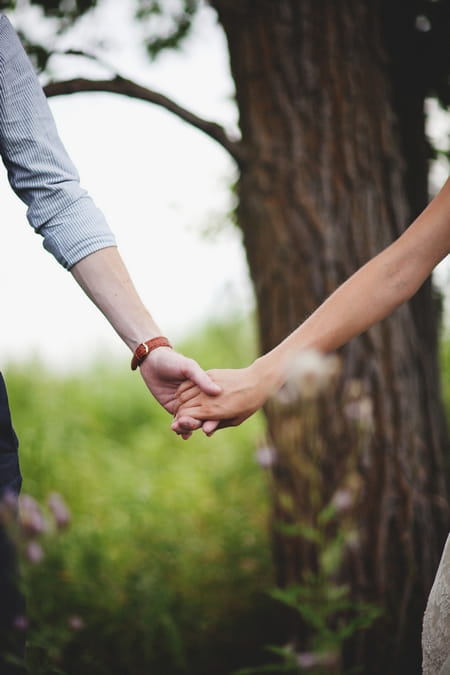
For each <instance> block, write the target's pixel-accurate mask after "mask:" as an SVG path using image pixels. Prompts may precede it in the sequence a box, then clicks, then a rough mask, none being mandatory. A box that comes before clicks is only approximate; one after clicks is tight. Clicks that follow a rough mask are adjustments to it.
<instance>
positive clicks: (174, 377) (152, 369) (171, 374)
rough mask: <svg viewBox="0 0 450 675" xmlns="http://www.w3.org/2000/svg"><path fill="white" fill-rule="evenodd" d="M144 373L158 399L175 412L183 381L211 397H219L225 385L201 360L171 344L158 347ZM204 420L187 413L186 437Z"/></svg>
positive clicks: (143, 370)
mask: <svg viewBox="0 0 450 675" xmlns="http://www.w3.org/2000/svg"><path fill="white" fill-rule="evenodd" d="M140 371H141V375H142V377H143V379H144V382H145V384H146V385H147V387H148V388H149V389H150V391H151V393H152V394H153V396H154V397H155V398H156V400H157V401H158V402H159V403H160V404H161V405H162V406H163V407H164V408H165V409H166V410H167V411H168V412H169V413H171V414H175V412H176V411H177V408H178V405H179V404H178V403H177V400H176V394H177V390H178V388H179V387H180V385H181V384H183V383H185V382H186V381H189V382H190V383H191V384H192V385H195V386H196V387H197V388H198V391H199V392H204V393H205V394H207V395H208V396H217V395H218V394H220V392H221V388H220V386H219V385H218V384H216V383H215V382H213V380H212V379H211V378H210V377H209V376H208V375H207V374H206V373H205V372H204V370H202V369H201V368H200V366H199V365H198V363H197V362H196V361H194V360H193V359H189V358H187V357H186V356H183V355H182V354H179V353H178V352H176V351H174V350H173V349H170V347H158V348H157V349H154V350H153V351H152V352H151V353H150V354H149V355H148V356H147V358H146V359H145V360H144V361H143V363H142V365H141V366H140ZM201 425H202V422H201V421H199V420H197V419H194V418H193V417H190V416H189V415H186V416H185V419H184V428H183V430H180V432H179V433H180V435H181V436H183V438H189V436H190V435H191V433H192V431H194V430H195V429H198V428H199V427H201Z"/></svg>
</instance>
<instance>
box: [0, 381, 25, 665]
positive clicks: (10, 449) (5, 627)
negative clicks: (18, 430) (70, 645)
mask: <svg viewBox="0 0 450 675" xmlns="http://www.w3.org/2000/svg"><path fill="white" fill-rule="evenodd" d="M18 447H19V443H18V441H17V436H16V434H15V432H14V429H13V426H12V423H11V414H10V411H9V404H8V395H7V393H6V387H5V382H4V380H3V377H2V375H1V373H0V499H1V498H2V497H3V496H4V495H5V493H7V492H12V493H14V494H15V495H18V494H19V491H20V487H21V485H22V476H21V474H20V468H19V457H18ZM24 611H25V609H24V600H23V597H22V595H21V594H20V592H19V589H18V584H17V570H16V560H15V553H14V548H13V546H12V545H11V543H10V541H9V540H8V537H7V536H6V533H5V531H4V529H3V527H1V525H0V675H13V674H14V675H16V674H18V673H23V672H25V671H24V670H23V668H21V667H20V666H18V665H17V666H16V665H13V664H12V663H10V659H9V658H8V655H9V656H11V655H13V656H14V657H16V658H18V659H20V658H22V657H23V653H24V635H23V633H21V631H18V630H17V629H15V628H14V623H15V620H16V618H17V617H18V616H22V615H23V614H24Z"/></svg>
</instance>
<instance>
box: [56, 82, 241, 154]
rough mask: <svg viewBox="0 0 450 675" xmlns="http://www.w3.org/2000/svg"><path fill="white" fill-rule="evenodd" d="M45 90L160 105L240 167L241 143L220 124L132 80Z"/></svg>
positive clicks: (63, 85)
mask: <svg viewBox="0 0 450 675" xmlns="http://www.w3.org/2000/svg"><path fill="white" fill-rule="evenodd" d="M44 91H45V93H46V95H47V96H49V97H50V96H60V95H63V94H75V93H78V92H87V91H105V92H111V93H113V94H122V95H123V96H129V97H130V98H136V99H139V100H141V101H148V102H149V103H154V104H155V105H159V106H161V107H162V108H165V109H166V110H169V111H170V112H171V113H173V114H174V115H177V117H180V118H181V119H182V120H184V121H185V122H187V123H188V124H190V125H191V126H193V127H195V128H196V129H199V130H200V131H203V132H204V133H205V134H207V135H208V136H210V137H211V138H213V139H214V140H215V141H217V142H218V143H220V145H222V147H224V148H225V150H227V151H228V152H229V153H230V155H231V156H232V157H233V158H234V159H235V160H236V162H237V163H238V165H241V164H242V162H243V160H244V153H243V148H242V144H241V143H240V142H239V141H233V140H232V139H231V138H230V137H229V136H228V134H227V133H226V131H225V129H224V128H223V127H222V126H220V124H217V123H216V122H210V121H209V120H205V119H203V118H201V117H198V116H197V115H195V114H194V113H192V112H190V111H189V110H186V108H183V107H182V106H180V105H178V104H177V103H175V102H174V101H172V99H170V98H167V96H164V95H163V94H160V93H158V92H156V91H153V90H151V89H147V88H146V87H142V86H140V85H139V84H136V83H135V82H132V81H131V80H128V79H126V78H124V77H120V75H116V77H114V78H113V79H111V80H88V79H84V78H76V79H73V80H63V81H60V82H49V84H47V85H45V86H44Z"/></svg>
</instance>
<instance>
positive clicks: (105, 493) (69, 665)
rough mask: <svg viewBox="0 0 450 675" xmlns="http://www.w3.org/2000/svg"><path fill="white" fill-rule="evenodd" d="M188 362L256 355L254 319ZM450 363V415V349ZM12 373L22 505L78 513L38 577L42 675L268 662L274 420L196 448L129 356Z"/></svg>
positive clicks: (199, 346)
mask: <svg viewBox="0 0 450 675" xmlns="http://www.w3.org/2000/svg"><path fill="white" fill-rule="evenodd" d="M179 348H180V349H181V350H183V351H184V352H185V353H187V354H189V355H192V356H193V357H194V358H197V359H198V360H199V361H200V363H201V364H202V365H203V366H204V367H206V368H208V367H221V366H224V367H233V366H234V367H239V366H243V365H245V364H247V363H249V362H250V361H251V359H252V358H253V355H254V354H255V352H256V348H255V337H254V331H253V327H252V324H251V322H249V321H244V322H238V321H236V322H233V323H231V324H230V325H226V326H223V325H218V324H217V325H211V326H209V327H207V328H206V329H205V330H204V331H203V332H202V334H201V335H198V336H195V335H194V336H193V337H192V338H191V339H190V340H188V341H186V342H185V343H184V344H182V345H179ZM442 364H443V383H444V392H445V397H446V402H447V406H450V389H449V385H448V384H447V383H448V373H449V371H450V340H449V339H445V340H443V342H442ZM5 375H6V379H7V382H8V389H9V395H10V400H11V407H12V409H13V417H14V424H15V427H16V431H17V433H18V435H19V437H20V441H21V464H22V471H23V474H24V486H23V491H24V492H27V493H29V494H31V495H33V496H34V497H36V498H37V499H40V500H45V498H46V496H47V495H48V493H49V492H52V491H57V492H59V493H61V494H62V495H63V496H64V498H65V500H66V501H67V503H68V505H69V507H70V510H71V513H72V525H71V527H70V528H69V529H68V531H67V532H64V533H63V534H62V535H61V536H59V537H57V538H55V539H54V540H51V541H49V542H48V545H47V547H46V548H47V553H46V558H45V560H44V561H43V562H42V563H41V564H39V565H35V566H31V565H30V566H28V567H27V568H26V570H25V581H26V588H27V597H28V614H29V619H30V622H31V630H30V647H29V652H28V661H29V665H30V672H31V675H41V673H42V674H44V673H45V674H46V675H48V674H50V673H57V672H59V673H66V674H67V675H75V674H76V675H79V674H80V673H83V675H147V674H149V675H184V674H189V675H229V674H230V673H232V672H233V670H235V669H238V668H243V667H245V666H250V665H251V666H255V665H256V664H258V663H260V662H261V660H262V658H263V656H262V654H263V650H262V648H263V646H264V645H266V644H274V643H275V642H276V641H277V636H278V634H279V629H280V625H281V624H280V620H279V616H278V614H277V605H275V604H274V603H273V601H271V600H270V599H269V598H268V595H267V591H268V589H270V588H272V587H273V585H274V580H273V570H272V564H271V553H270V548H271V546H270V540H269V531H268V530H269V528H268V514H269V504H268V494H267V476H266V475H265V474H264V472H263V470H262V469H261V468H260V467H259V466H258V465H257V463H256V461H255V451H256V449H257V447H258V445H259V444H260V443H261V442H263V439H264V424H263V420H262V417H261V416H260V415H255V416H253V417H252V418H251V419H249V420H248V421H247V422H246V423H245V424H243V425H242V426H240V427H239V428H236V429H229V430H223V431H220V432H218V433H217V434H215V435H214V436H213V437H212V438H210V439H208V438H206V437H205V436H204V435H202V434H201V433H199V432H197V433H196V434H195V435H194V436H193V438H191V439H190V440H189V441H187V442H185V441H182V440H181V439H180V438H178V437H177V436H175V434H173V433H172V432H171V431H170V429H169V424H170V416H169V415H168V414H167V413H165V411H164V410H162V409H161V408H160V406H158V404H157V403H156V402H155V401H154V400H152V398H151V396H150V395H149V394H148V391H147V390H146V388H145V385H144V383H143V382H142V380H141V379H140V377H139V375H137V374H133V373H131V371H130V370H129V365H128V357H127V355H126V354H124V360H123V362H120V363H115V364H112V363H103V364H102V363H98V362H96V365H94V366H92V367H86V369H85V370H83V371H82V372H77V373H72V374H70V375H67V374H65V375H58V374H57V373H52V372H50V371H49V370H48V369H46V368H44V367H43V366H42V365H41V364H39V363H37V362H30V363H27V364H24V365H23V366H22V367H20V368H19V367H17V366H14V367H11V368H7V369H6V373H5ZM73 617H79V618H80V619H81V620H82V623H83V628H82V629H81V630H75V629H74V625H75V622H74V621H73ZM78 623H79V622H78Z"/></svg>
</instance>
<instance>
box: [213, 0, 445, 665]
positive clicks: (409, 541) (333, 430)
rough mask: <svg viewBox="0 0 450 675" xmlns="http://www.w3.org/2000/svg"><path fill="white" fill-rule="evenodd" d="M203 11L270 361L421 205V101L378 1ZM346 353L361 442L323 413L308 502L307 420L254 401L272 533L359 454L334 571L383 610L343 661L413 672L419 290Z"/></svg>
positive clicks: (298, 1) (427, 515)
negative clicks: (365, 404) (223, 82)
mask: <svg viewBox="0 0 450 675" xmlns="http://www.w3.org/2000/svg"><path fill="white" fill-rule="evenodd" d="M212 4H213V5H214V6H215V7H216V9H217V11H218V15H219V19H220V21H221V23H222V25H223V28H224V29H225V32H226V35H227V39H228V43H229V49H230V59H231V69H232V74H233V77H234V80H235V84H236V94H237V101H238V106H239V110H240V124H241V131H242V144H243V147H244V148H245V153H246V154H245V157H246V159H245V161H244V163H243V165H242V167H241V176H240V181H239V200H240V201H239V207H238V220H239V224H240V226H241V228H242V231H243V235H244V243H245V248H246V251H247V257H248V262H249V267H250V272H251V276H252V279H253V282H254V287H255V292H256V298H257V306H258V313H259V329H260V336H261V349H262V351H267V350H268V349H270V348H272V347H273V346H274V345H275V344H277V343H278V342H279V341H280V340H281V339H283V338H284V337H285V336H286V335H287V334H288V333H289V332H290V331H292V330H293V329H294V328H295V327H296V326H297V325H298V324H299V323H300V322H301V321H303V320H304V319H305V318H306V317H307V316H308V314H310V313H311V312H312V311H313V310H314V309H315V307H317V305H318V304H319V303H321V302H322V301H323V300H324V299H325V298H326V297H327V296H328V295H329V294H330V293H331V292H332V291H333V290H334V289H335V288H336V287H337V286H338V285H339V284H340V283H342V282H343V281H344V280H345V279H346V278H347V277H348V276H350V275H351V274H352V273H353V272H354V271H355V270H356V269H357V268H358V267H359V266H360V265H361V264H362V263H364V262H365V261H367V260H368V259H369V258H371V257H372V256H374V255H375V254H376V253H378V252H379V251H380V250H381V249H382V248H384V247H385V246H386V245H388V244H389V243H390V242H391V241H392V240H393V239H394V238H396V237H397V236H398V235H399V234H400V233H401V231H402V229H403V228H405V227H406V226H407V224H409V222H410V221H411V219H412V217H413V216H414V215H416V213H417V212H418V210H420V209H421V208H423V207H424V205H425V204H424V202H425V199H426V193H427V191H426V170H425V167H426V159H427V158H426V156H425V135H424V127H423V93H422V92H419V93H417V91H415V92H414V91H413V89H412V85H411V88H410V89H408V86H409V83H410V82H412V80H411V78H409V79H408V81H407V82H405V81H404V79H402V77H403V76H402V63H403V62H400V61H395V59H394V58H393V56H392V54H393V48H394V41H393V40H391V41H389V40H388V38H387V36H388V35H389V31H388V30H387V28H386V17H385V16H384V14H383V11H382V10H383V7H382V4H381V3H379V2H376V1H375V2H371V3H368V2H367V3H364V2H361V0H341V1H336V0H320V1H319V2H318V1H317V0H277V1H276V2H272V1H269V0H260V1H259V2H258V3H257V7H255V3H253V2H250V1H249V0H214V2H212ZM391 4H392V5H395V4H396V3H391ZM402 11H403V10H402ZM392 13H394V10H392ZM391 31H392V25H391ZM400 46H402V45H400ZM410 46H411V45H408V48H410ZM412 56H413V55H411V58H412ZM407 61H408V55H406V57H405V59H404V63H405V64H406V63H407ZM412 62H413V61H411V63H412ZM397 84H398V85H399V91H397V95H396V97H394V94H393V90H394V87H395V86H396V85H397ZM400 85H402V86H400ZM402 87H403V88H402ZM409 93H410V94H411V97H410V99H408V95H409ZM413 94H414V95H413ZM412 160H414V162H415V163H414V164H413V165H412V167H413V169H414V170H413V171H411V161H412ZM408 166H409V168H408ZM342 357H343V376H342V377H343V381H342V383H341V387H340V389H341V390H343V391H345V390H346V387H347V389H348V384H349V382H351V381H353V380H354V379H355V378H357V379H358V380H359V382H360V387H361V390H362V391H363V392H364V394H365V395H368V396H370V398H371V400H372V403H373V426H372V431H371V434H370V436H367V437H365V439H364V442H363V444H362V446H361V445H360V446H359V447H358V448H357V450H355V445H354V444H353V443H350V442H349V436H348V433H347V431H346V425H345V423H344V422H343V421H342V422H337V421H336V420H333V419H332V418H331V417H328V418H326V417H325V418H324V419H325V422H324V423H322V424H321V426H320V431H319V433H320V446H321V447H322V448H325V451H323V452H322V454H320V456H316V457H315V462H316V465H317V467H318V469H319V472H320V476H321V485H322V492H323V495H322V501H321V502H320V503H319V502H318V501H317V499H316V498H315V497H314V494H315V490H313V489H312V488H313V486H312V482H311V481H312V480H315V481H317V475H315V477H314V479H313V478H312V477H311V471H310V469H311V462H309V464H308V462H307V461H306V460H307V450H306V449H305V446H304V445H302V438H304V428H305V417H304V416H303V417H302V414H301V413H300V411H299V412H298V413H297V414H296V415H295V416H293V415H292V410H290V411H288V412H286V413H283V410H282V408H281V407H280V406H268V407H267V410H266V413H267V418H268V428H269V433H270V436H271V438H272V439H273V443H274V445H275V447H276V453H277V454H276V457H277V460H276V464H275V466H274V469H273V517H274V523H279V522H280V521H281V522H290V523H292V522H297V521H300V522H304V523H305V522H306V523H310V524H311V523H312V524H314V523H315V522H317V512H318V510H319V509H320V508H322V507H323V506H324V505H325V504H326V503H327V500H329V499H330V498H331V497H332V495H333V494H334V493H335V491H336V490H338V489H340V488H341V487H342V485H343V484H344V483H345V481H346V477H347V478H348V476H347V474H348V472H349V471H350V469H349V467H353V468H352V469H351V471H354V465H353V460H352V456H354V455H355V452H356V451H357V452H358V457H357V472H358V476H359V479H360V489H359V499H358V503H357V508H356V509H355V515H354V517H355V521H356V526H357V531H358V538H357V544H356V545H355V543H354V544H353V546H352V548H351V550H350V549H349V552H348V558H347V563H348V564H347V566H346V567H345V569H344V570H343V574H346V575H347V579H348V581H349V583H350V584H351V588H352V594H353V597H354V598H364V599H366V600H370V601H372V602H376V603H378V604H379V605H380V606H381V607H382V608H383V610H384V614H383V616H382V617H381V618H380V619H379V620H377V621H376V622H375V623H374V624H373V625H372V627H371V628H370V629H369V630H368V631H366V632H365V633H364V634H361V635H360V636H359V638H358V639H357V640H355V641H354V642H353V643H352V647H351V649H350V650H349V653H347V656H346V661H347V663H346V665H351V666H355V665H358V666H360V667H361V668H362V672H364V673H366V674H367V673H380V672H386V673H398V672H408V673H416V672H420V628H421V621H422V615H423V610H424V607H425V603H426V598H427V594H428V591H429V589H430V587H431V584H432V581H433V577H434V574H435V571H436V569H437V565H438V562H439V556H440V553H441V551H442V547H443V543H444V538H445V535H446V533H447V531H448V523H449V519H448V505H447V501H446V488H445V480H444V472H443V459H442V458H443V453H444V452H446V451H447V439H446V430H445V420H444V415H443V410H442V405H441V398H440V388H439V371H438V364H437V331H436V319H435V316H434V308H433V300H432V290H431V284H429V283H426V284H425V285H424V287H423V288H422V289H421V290H420V292H419V294H418V295H417V297H416V298H415V299H414V301H413V302H412V303H408V305H405V306H403V307H402V308H400V309H399V310H397V311H396V312H395V314H394V315H393V316H392V317H390V318H389V319H387V320H386V321H384V322H382V323H381V324H380V325H378V326H376V327H374V328H372V329H371V330H370V331H368V332H367V333H366V334H365V335H363V336H361V337H359V338H357V339H355V340H353V341H351V343H349V345H347V346H346V347H345V348H344V349H343V350H342ZM328 405H329V403H328ZM323 414H324V412H323V410H322V412H319V415H323ZM325 414H326V413H325ZM327 419H328V420H329V421H328V422H326V420H327ZM293 443H295V452H294V453H293V452H292V447H293ZM299 457H300V458H303V459H304V460H305V461H303V462H299V461H298V458H299ZM305 467H309V468H305ZM274 542H275V545H274V554H275V561H276V567H277V573H278V582H279V583H280V584H281V585H282V586H286V585H289V584H292V583H295V582H298V581H301V580H302V579H304V578H305V571H306V570H307V569H311V568H312V567H314V565H315V564H316V563H317V561H315V562H314V560H313V557H314V556H312V554H311V551H312V549H311V546H309V545H307V544H306V543H305V541H304V540H302V539H301V538H298V537H297V538H295V537H292V536H284V535H282V534H280V532H279V531H278V530H277V528H274ZM297 633H298V634H297V635H295V636H294V637H295V641H296V644H297V647H298V648H299V649H301V648H302V633H301V631H299V630H298V631H297ZM287 637H292V636H287Z"/></svg>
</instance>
